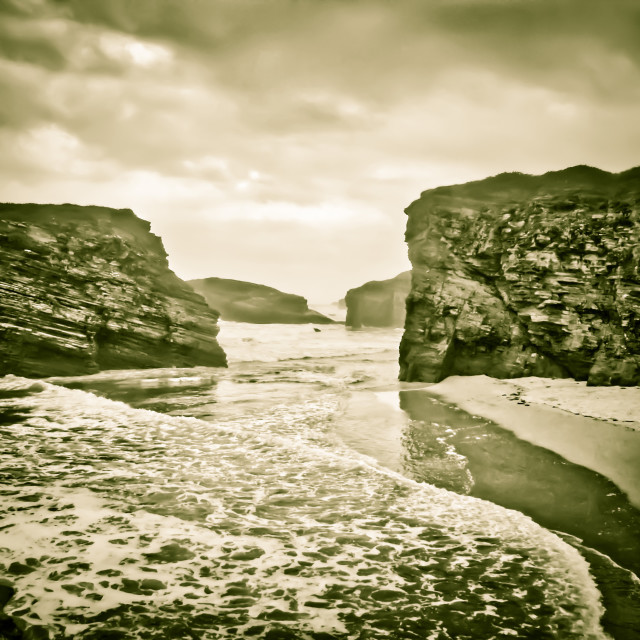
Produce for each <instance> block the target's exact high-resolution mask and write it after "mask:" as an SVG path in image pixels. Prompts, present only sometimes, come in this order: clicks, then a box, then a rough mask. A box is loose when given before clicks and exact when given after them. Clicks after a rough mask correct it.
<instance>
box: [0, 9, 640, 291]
mask: <svg viewBox="0 0 640 640" xmlns="http://www.w3.org/2000/svg"><path fill="white" fill-rule="evenodd" d="M639 15H640V5H639V4H638V3H637V0H633V1H631V0H629V1H627V0H608V2H601V1H600V0H429V1H426V0H393V1H392V0H267V1H265V0H136V1H135V2H133V1H132V0H0V92H1V93H2V97H3V98H2V100H0V144H2V148H3V154H2V157H1V158H0V168H1V169H2V172H3V176H5V181H4V183H3V185H2V187H1V188H0V200H11V199H28V200H33V199H34V197H33V194H34V193H37V197H38V198H40V199H41V200H42V201H47V200H51V201H63V202H64V201H70V200H75V201H78V202H87V203H89V202H92V203H98V204H106V205H112V206H122V207H124V206H130V207H133V208H134V209H135V210H136V211H137V212H138V213H139V214H140V215H142V216H144V217H147V218H148V219H150V220H151V221H152V224H153V225H154V229H156V230H157V231H158V232H160V233H162V234H163V235H166V236H167V238H166V242H167V245H168V246H169V249H170V253H171V256H172V261H173V262H172V264H174V266H175V267H176V268H177V269H178V270H179V271H181V272H182V273H183V274H184V275H188V276H190V277H195V276H206V275H224V276H228V277H234V276H236V277H247V278H249V276H250V275H251V269H255V270H256V271H257V272H259V273H264V274H265V281H266V282H267V283H269V282H268V280H269V278H268V274H269V273H271V275H272V276H273V278H274V280H273V281H272V282H271V284H275V285H276V286H277V284H278V283H279V284H281V285H282V287H283V288H289V289H291V290H295V291H298V292H300V293H305V291H304V289H302V288H301V287H302V286H303V284H304V281H305V278H307V275H306V272H307V271H308V272H311V271H312V270H313V269H314V266H313V265H318V267H317V268H318V269H319V272H318V273H319V274H320V275H319V276H318V277H317V278H316V279H317V280H322V278H323V276H324V277H325V278H326V279H327V281H326V282H324V283H323V285H322V287H323V288H324V289H323V290H325V293H326V292H327V291H328V290H329V289H331V290H333V291H335V294H336V295H335V297H340V296H339V295H338V293H339V292H340V291H339V289H340V288H341V287H342V284H339V283H340V275H339V274H340V273H341V272H345V271H350V272H351V273H353V274H357V275H358V278H360V277H361V276H362V278H361V279H371V278H372V277H375V278H383V277H388V276H391V275H394V273H393V272H394V270H396V271H401V270H403V269H404V268H406V259H404V258H403V256H404V247H403V246H402V240H401V237H402V227H403V224H404V216H403V214H402V210H403V208H404V207H405V206H406V205H407V204H408V203H409V202H410V201H411V200H413V199H414V198H415V197H416V196H417V195H418V194H419V193H420V191H421V190H423V189H425V188H429V187H432V186H437V185H438V184H443V183H447V182H462V181H465V180H468V179H475V178H482V177H484V176H486V175H489V174H495V173H497V172H499V171H503V170H520V171H527V172H544V171H546V170H549V169H559V168H562V167H563V166H568V165H571V164H582V163H587V164H595V165H599V166H601V167H602V168H605V169H609V170H622V169H625V168H628V167H629V166H631V165H632V164H637V162H638V161H637V158H638V153H639V151H640V121H639V120H638V118H637V110H638V106H639V103H640V57H639V50H640V37H639V35H640V33H639V31H640V22H639ZM319 222H322V225H319ZM323 225H324V226H323ZM180 229H182V231H180ZM364 229H366V232H365V231H363V230H364ZM198 230H200V232H199V231H198ZM252 230H253V231H252ZM359 230H360V231H359ZM358 233H360V235H361V238H360V239H358V237H357V236H358ZM216 234H218V235H216ZM392 238H393V239H394V240H393V243H394V244H393V247H394V248H393V250H391V249H390V250H389V251H388V252H386V253H385V251H384V247H385V246H387V245H388V243H389V242H390V239H392ZM359 240H361V242H359V244H358V242H357V241H359ZM320 241H322V242H320ZM354 243H355V244H354ZM316 245H317V246H316ZM320 245H322V247H321V246H320ZM382 253H384V254H385V258H384V260H387V262H384V260H383V259H380V258H379V257H376V256H377V255H379V254H382ZM209 255H210V256H211V257H207V256H209ZM278 255H281V256H283V257H284V263H285V264H286V263H287V262H289V263H290V264H293V263H295V264H299V265H300V271H299V272H300V273H305V276H304V277H299V278H298V279H297V280H296V281H295V282H294V275H292V274H293V270H291V269H290V268H288V267H282V262H283V261H282V260H281V261H279V262H280V264H279V265H278V264H276V263H278ZM252 256H253V257H252ZM252 260H254V261H255V263H256V265H258V266H255V265H253V266H252V264H251V261H252ZM322 263H331V269H329V270H326V269H325V271H324V272H323V270H322V269H323V266H322ZM374 264H375V265H378V266H379V267H380V269H383V267H384V269H385V270H387V272H381V271H378V272H376V273H375V274H374V273H370V277H367V275H366V273H365V272H366V271H367V269H371V268H373V267H372V265H374ZM225 265H226V266H225ZM242 265H245V268H244V270H243V266H242ZM335 265H338V266H335ZM394 265H395V267H394ZM334 266H335V268H334ZM396 267H397V268H396ZM225 269H226V271H225ZM233 270H238V273H232V271H233ZM240 271H242V273H240ZM196 272H197V273H196ZM287 278H289V280H287ZM307 279H308V278H307ZM336 283H338V284H336ZM357 284H359V282H357V281H354V282H351V283H350V286H355V285H357ZM294 285H295V287H294ZM318 290H320V287H318ZM342 293H343V291H342ZM327 295H329V294H328V293H327ZM330 297H333V295H331V296H330Z"/></svg>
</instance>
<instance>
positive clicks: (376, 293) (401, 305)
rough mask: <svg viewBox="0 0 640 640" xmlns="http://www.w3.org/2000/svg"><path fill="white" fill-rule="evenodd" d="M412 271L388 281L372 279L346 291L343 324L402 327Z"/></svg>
mask: <svg viewBox="0 0 640 640" xmlns="http://www.w3.org/2000/svg"><path fill="white" fill-rule="evenodd" d="M410 288H411V272H410V271H405V272H403V273H401V274H400V275H397V276H396V277H395V278H391V279H389V280H379V281H378V280H373V281H371V282H367V283H365V284H363V285H362V286H361V287H357V288H356V289H349V291H348V292H347V295H346V297H345V301H346V304H347V320H346V324H347V326H350V327H356V328H357V327H363V326H364V327H403V326H404V319H405V302H406V298H407V294H408V293H409V289H410Z"/></svg>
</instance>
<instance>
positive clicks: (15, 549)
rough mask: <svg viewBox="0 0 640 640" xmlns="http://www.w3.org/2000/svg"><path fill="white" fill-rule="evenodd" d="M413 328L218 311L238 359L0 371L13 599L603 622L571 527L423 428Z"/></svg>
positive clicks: (249, 614)
mask: <svg viewBox="0 0 640 640" xmlns="http://www.w3.org/2000/svg"><path fill="white" fill-rule="evenodd" d="M399 338H400V331H399V330H370V331H349V330H347V329H346V328H345V327H344V326H342V325H335V326H324V327H322V329H321V331H315V330H314V329H313V327H311V326H308V325H302V326H294V325H263V326H256V325H246V324H245V325H242V324H236V323H224V322H223V323H222V329H221V333H220V342H221V344H222V345H223V347H224V348H225V351H226V352H227V354H228V356H229V361H230V367H229V369H228V370H221V369H207V368H195V369H161V370H150V371H149V370H147V371H118V372H105V373H102V374H97V375H95V376H87V377H82V378H65V379H55V380H53V379H52V380H49V381H33V380H26V379H22V378H16V377H13V376H7V377H5V378H3V379H0V411H1V413H0V416H1V418H0V438H1V439H2V456H1V457H0V480H1V481H2V485H1V486H0V491H1V493H2V502H1V506H0V518H1V520H0V554H1V555H0V563H1V564H0V569H2V573H4V574H5V575H6V574H9V577H10V578H11V581H12V582H13V583H14V584H15V586H16V587H17V595H16V596H15V598H14V599H13V600H11V602H10V604H9V605H8V606H7V609H6V611H7V612H9V613H11V614H12V615H15V616H19V617H20V618H21V619H23V620H25V621H26V622H28V623H33V624H41V625H47V626H48V627H49V628H50V629H51V630H52V631H53V635H55V637H60V638H79V639H84V640H88V639H91V638H227V637H237V638H245V637H247V638H248V637H253V638H268V639H271V640H277V639H278V638H299V639H312V638H313V639H317V640H330V639H331V638H340V639H347V638H350V639H351V638H352V639H364V638H369V639H374V638H396V639H404V638H432V639H434V640H436V639H446V638H474V639H475V638H487V639H488V638H508V637H513V638H542V639H544V638H584V639H596V638H605V637H607V636H606V634H605V633H604V631H603V630H602V627H601V624H600V619H601V617H602V615H603V612H604V609H603V604H602V601H601V600H602V594H601V592H600V591H599V589H598V586H597V585H596V582H595V581H594V577H593V575H592V574H591V573H590V571H589V564H588V563H587V561H586V560H585V557H583V555H581V553H580V552H579V551H578V550H577V549H576V546H575V545H571V544H569V543H568V542H567V541H566V540H564V539H563V538H562V537H560V535H558V534H557V533H555V532H553V531H551V530H550V529H548V528H544V527H543V526H540V525H539V524H536V523H535V522H534V521H533V520H531V519H530V518H529V517H527V516H526V515H523V514H522V513H520V512H519V511H516V510H513V509H506V508H504V507H502V506H499V505H498V504H495V503H494V502H489V501H487V500H482V499H479V498H477V497H474V496H473V495H469V494H471V493H473V490H474V489H473V488H474V485H475V479H474V477H473V472H472V470H471V466H473V465H471V466H470V464H469V459H470V458H469V457H468V456H465V455H463V454H462V453H460V450H459V448H457V447H456V442H454V441H453V440H452V439H451V438H449V437H447V433H446V429H443V430H442V432H439V431H437V430H436V431H435V432H432V431H430V433H431V436H428V438H427V439H428V440H429V445H428V446H425V443H424V441H423V440H424V438H422V440H421V439H420V438H417V437H416V435H415V433H413V432H415V430H416V428H417V427H416V424H417V423H416V421H415V420H412V419H411V418H410V416H409V415H408V413H407V412H406V411H403V410H401V408H400V402H401V395H399V393H400V392H402V393H407V392H413V391H415V390H416V385H413V386H412V385H400V384H399V383H397V382H396V381H395V380H396V377H397V362H396V360H397V345H398V341H399ZM404 402H405V404H406V400H405V401H404ZM423 431H424V429H423ZM427 431H429V430H427ZM412 433H413V436H412V435H411V434H412ZM424 433H427V432H426V431H424ZM425 437H426V436H425Z"/></svg>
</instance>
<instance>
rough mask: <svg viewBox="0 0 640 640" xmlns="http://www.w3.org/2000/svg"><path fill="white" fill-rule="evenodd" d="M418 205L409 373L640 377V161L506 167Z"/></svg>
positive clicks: (411, 212) (404, 358)
mask: <svg viewBox="0 0 640 640" xmlns="http://www.w3.org/2000/svg"><path fill="white" fill-rule="evenodd" d="M406 213H407V215H408V222H407V232H406V240H407V243H408V245H409V258H410V260H411V263H412V265H413V270H412V284H411V292H410V294H409V296H408V299H407V319H406V324H405V333H404V336H403V339H402V342H401V345H400V378H401V379H402V380H422V381H438V380H441V379H442V378H444V377H446V376H448V375H453V374H458V375H474V374H487V375H490V376H493V377H498V378H509V377H518V376H526V375H537V376H547V377H561V376H566V377H573V378H576V379H579V380H585V379H586V380H588V382H589V383H590V384H598V385H600V384H621V385H635V384H638V382H640V167H638V168H635V169H631V170H629V171H626V172H623V173H620V174H610V173H607V172H605V171H600V170H598V169H594V168H592V167H586V166H578V167H572V168H570V169H565V170H564V171H557V172H551V173H547V174H544V175H542V176H529V175H523V174H514V173H510V174H501V175H498V176H495V177H493V178H488V179H487V180H482V181H478V182H471V183H468V184H463V185H456V186H451V187H440V188H437V189H432V190H430V191H426V192H424V193H423V194H422V195H421V197H420V199H419V200H416V201H415V202H414V203H412V204H411V205H410V206H409V207H408V208H407V209H406Z"/></svg>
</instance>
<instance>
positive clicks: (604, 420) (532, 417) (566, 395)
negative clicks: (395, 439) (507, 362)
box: [425, 376, 640, 508]
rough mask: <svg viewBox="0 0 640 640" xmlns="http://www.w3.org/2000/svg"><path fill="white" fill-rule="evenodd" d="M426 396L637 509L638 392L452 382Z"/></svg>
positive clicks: (528, 382) (548, 383)
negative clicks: (586, 475) (602, 480)
mask: <svg viewBox="0 0 640 640" xmlns="http://www.w3.org/2000/svg"><path fill="white" fill-rule="evenodd" d="M425 391H426V392H427V393H428V394H429V395H432V396H435V397H437V398H440V399H442V400H444V401H446V402H449V403H452V404H455V405H457V406H459V407H460V408H462V409H464V410H465V411H467V412H469V413H471V414H474V415H478V416H481V417H483V418H486V419H489V420H492V421H493V422H495V423H497V424H499V425H500V426H502V427H504V428H506V429H509V430H510V431H512V432H513V433H514V434H515V435H517V436H518V437H519V438H521V439H523V440H526V441H527V442H530V443H532V444H535V445H538V446H540V447H544V448H546V449H548V450H550V451H554V452H555V453H557V454H559V455H561V456H562V457H563V458H565V459H566V460H569V461H570V462H573V463H574V464H578V465H581V466H583V467H586V468H587V469H591V470H592V471H596V472H597V473H599V474H601V475H603V476H605V477H606V478H608V479H610V480H611V481H612V482H613V483H614V484H616V485H617V486H618V487H619V488H620V489H621V490H622V491H624V492H625V493H626V494H627V496H628V498H629V501H630V503H631V504H633V505H634V506H635V507H638V508H640V422H639V420H640V389H639V388H636V387H633V388H628V387H627V388H625V387H587V386H586V384H585V383H584V382H577V381H575V380H551V379H542V378H518V379H514V380H495V379H493V378H489V377H487V376H472V377H462V376H452V377H450V378H447V379H446V380H443V381H442V382H440V383H438V384H435V385H431V386H429V387H428V388H426V389H425Z"/></svg>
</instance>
